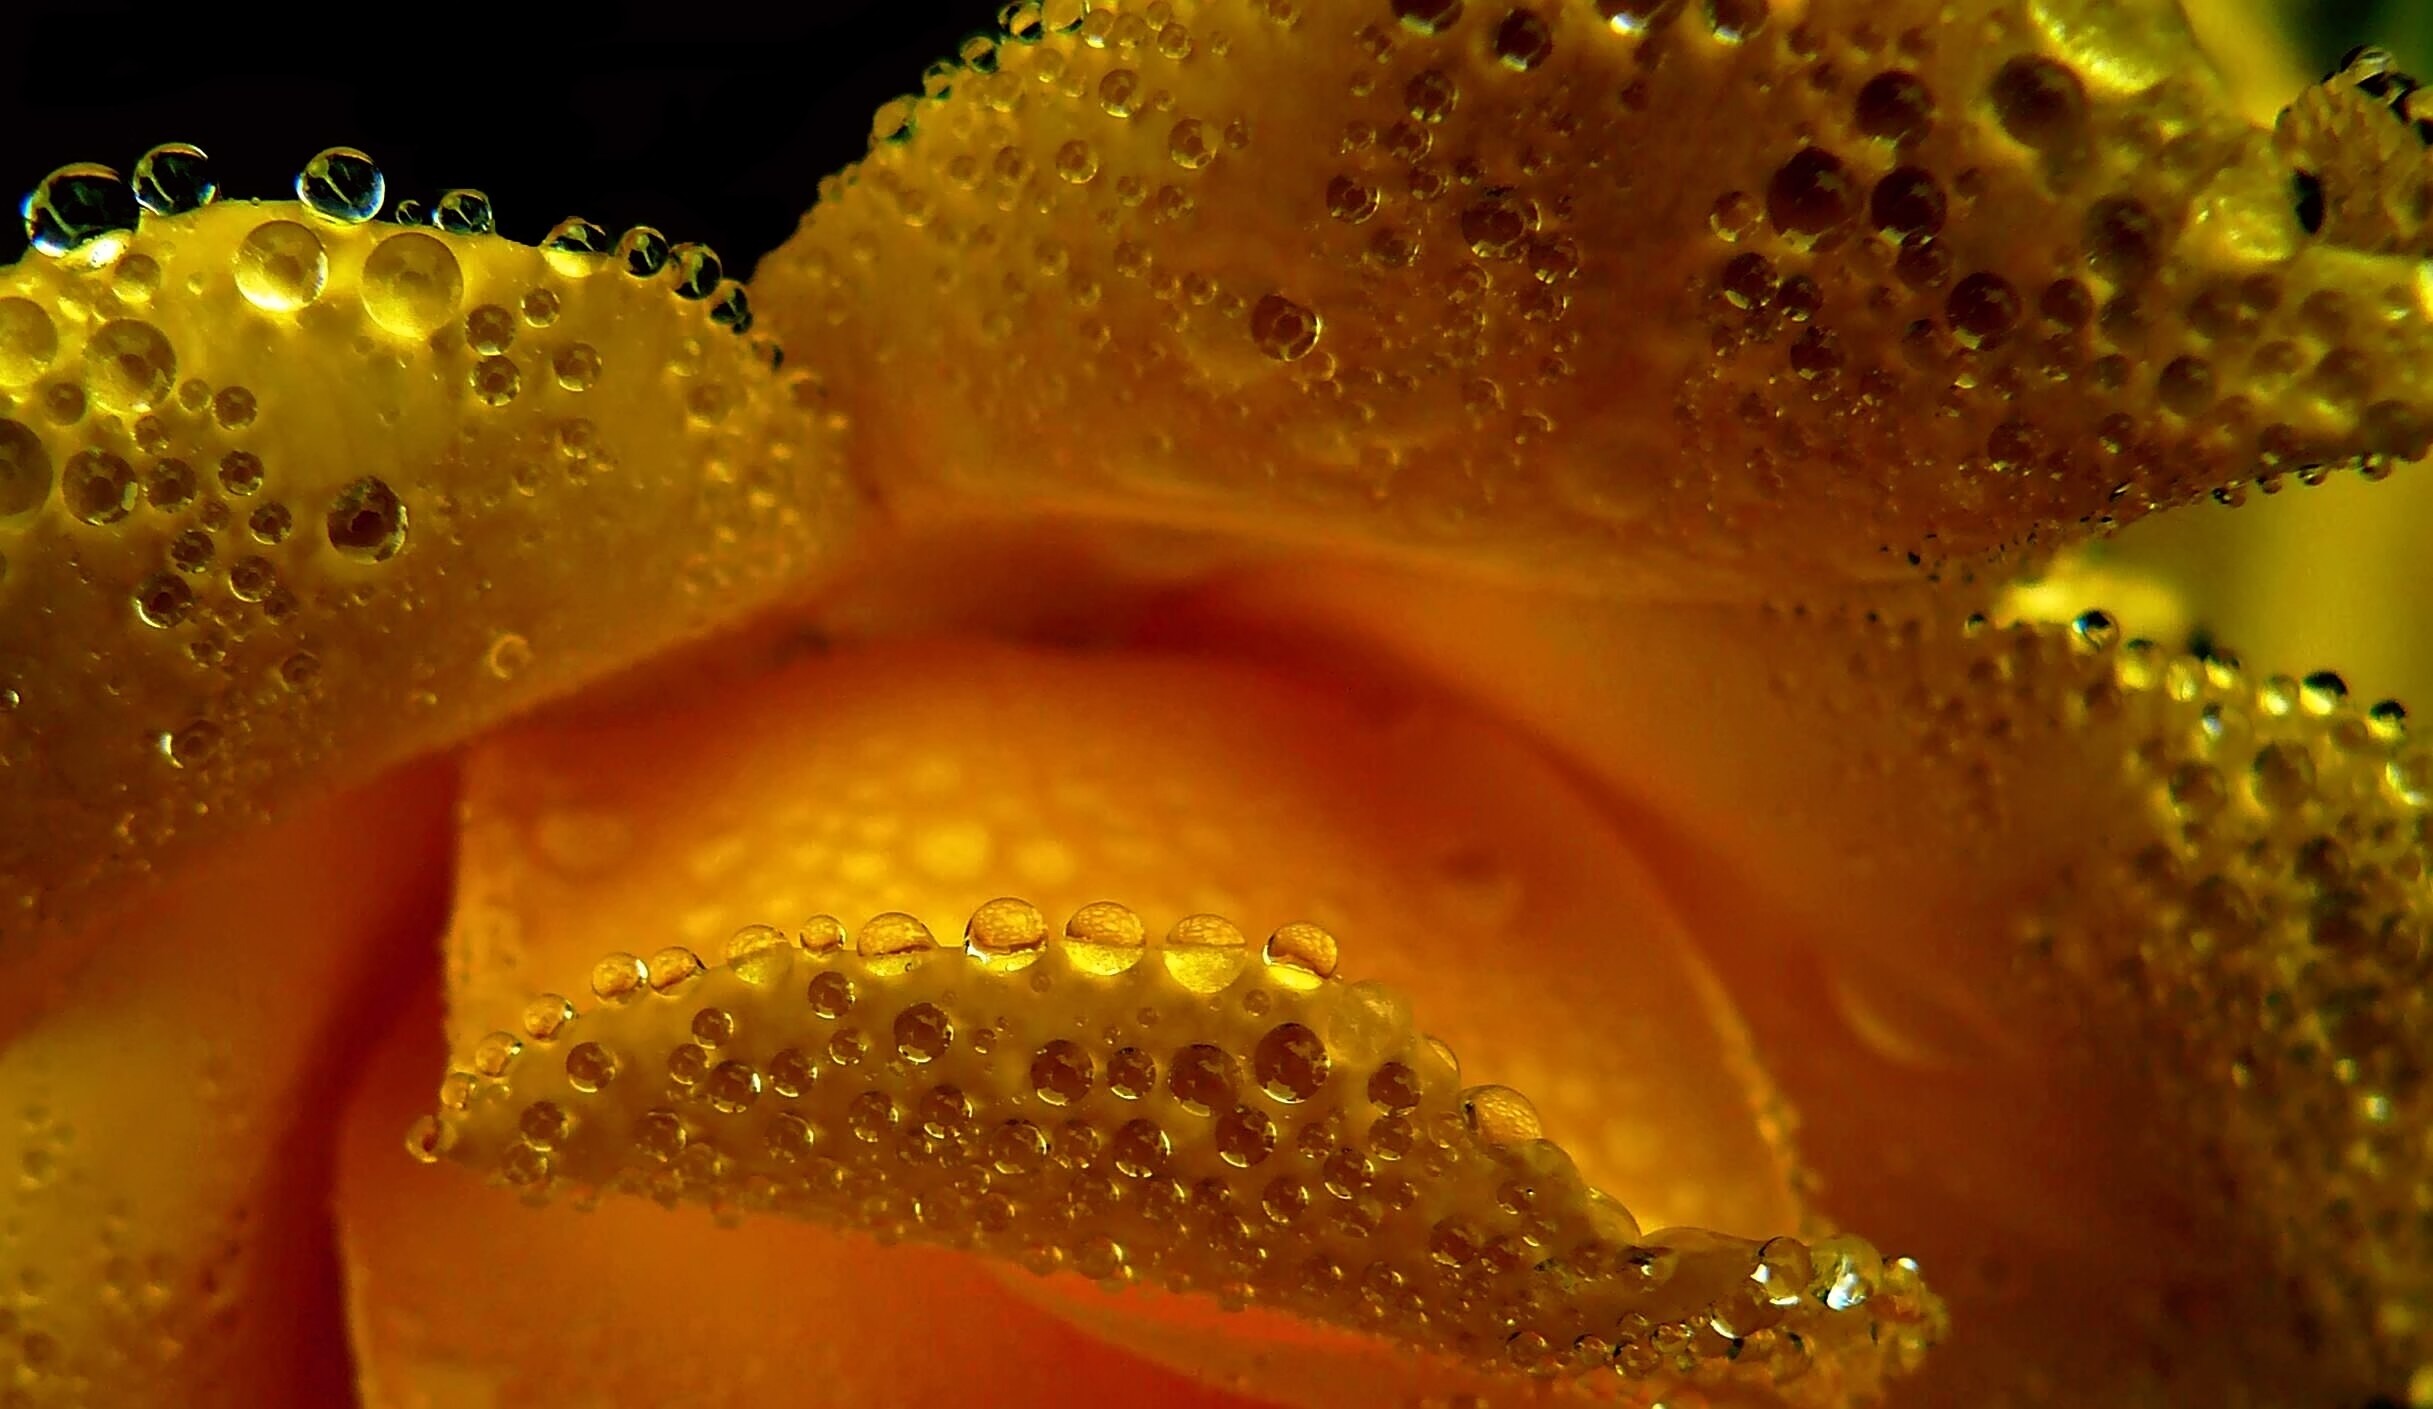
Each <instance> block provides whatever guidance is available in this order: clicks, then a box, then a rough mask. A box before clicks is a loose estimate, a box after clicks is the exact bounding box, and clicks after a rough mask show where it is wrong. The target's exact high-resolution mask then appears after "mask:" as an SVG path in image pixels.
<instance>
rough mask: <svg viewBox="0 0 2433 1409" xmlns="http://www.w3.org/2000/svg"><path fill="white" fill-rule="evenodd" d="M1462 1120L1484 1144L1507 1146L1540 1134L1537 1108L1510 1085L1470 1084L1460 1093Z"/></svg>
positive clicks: (1523, 1142)
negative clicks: (1469, 1086) (1467, 1088)
mask: <svg viewBox="0 0 2433 1409" xmlns="http://www.w3.org/2000/svg"><path fill="white" fill-rule="evenodd" d="M1460 1107H1461V1113H1462V1123H1463V1124H1464V1125H1465V1126H1467V1127H1468V1129H1469V1131H1470V1133H1471V1134H1472V1135H1474V1136H1476V1137H1477V1138H1478V1139H1479V1141H1480V1142H1481V1143H1483V1144H1488V1145H1494V1146H1496V1147H1498V1148H1502V1149H1510V1148H1512V1147H1514V1146H1517V1145H1522V1144H1525V1143H1527V1142H1529V1141H1531V1140H1535V1139H1538V1138H1540V1137H1541V1136H1543V1135H1544V1134H1545V1133H1546V1132H1545V1126H1544V1125H1543V1124H1542V1123H1541V1122H1540V1121H1539V1120H1538V1112H1537V1107H1536V1106H1534V1105H1532V1104H1530V1101H1529V1098H1528V1097H1526V1096H1524V1095H1522V1094H1521V1093H1520V1092H1518V1091H1515V1090H1513V1089H1512V1088H1511V1087H1509V1086H1473V1087H1471V1088H1470V1089H1469V1090H1467V1091H1464V1092H1462V1093H1461V1098H1460Z"/></svg>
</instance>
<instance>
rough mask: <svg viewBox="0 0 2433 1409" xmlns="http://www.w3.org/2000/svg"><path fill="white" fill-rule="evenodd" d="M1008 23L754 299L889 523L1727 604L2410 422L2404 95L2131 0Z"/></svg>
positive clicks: (2416, 426) (2378, 455) (793, 245)
mask: <svg viewBox="0 0 2433 1409" xmlns="http://www.w3.org/2000/svg"><path fill="white" fill-rule="evenodd" d="M1015 13H1017V15H1018V18H1017V23H1016V24H1015V26H1014V29H1013V31H1012V32H1011V33H1009V35H1008V36H1007V37H1005V38H1004V39H1002V40H999V41H990V40H985V39H983V40H975V41H973V42H972V44H971V45H969V46H967V49H966V52H965V54H964V56H963V57H964V62H963V63H962V64H961V65H960V66H959V67H957V66H951V65H950V66H946V67H942V68H940V69H938V70H935V71H933V74H932V76H931V81H930V83H929V85H928V86H929V96H926V97H923V98H920V99H907V100H905V101H903V102H901V103H899V104H896V105H893V106H891V107H889V108H888V109H886V110H884V111H882V113H881V114H880V116H879V119H878V121H877V123H876V126H875V129H874V142H873V148H872V151H871V154H870V155H869V156H868V157H867V158H866V159H865V160H864V161H863V162H862V163H860V164H859V165H858V166H856V167H854V168H852V169H850V170H849V171H847V172H846V173H844V174H843V175H841V176H839V177H837V178H835V179H834V180H832V181H831V182H830V183H828V184H827V185H826V186H825V187H824V188H823V191H822V200H821V201H820V203H819V204H818V205H817V206H816V207H814V208H813V210H812V211H811V213H810V215H809V216H808V217H807V218H806V221H805V223H804V226H803V228H802V230H801V231H800V232H799V233H798V234H797V235H796V237H795V238H794V239H793V240H792V241H790V242H789V243H788V244H787V245H786V246H785V247H784V248H783V249H781V250H780V251H779V252H778V253H777V254H776V255H775V256H773V257H772V258H771V260H770V261H769V262H768V263H767V264H766V265H765V266H764V269H763V271H762V273H761V275H760V284H759V288H760V291H761V293H762V296H763V302H764V306H765V307H766V308H767V309H768V310H769V311H770V313H771V316H772V317H773V319H774V320H775V321H777V322H778V323H779V324H781V325H782V326H783V327H784V328H786V329H787V331H788V336H790V337H793V338H796V339H799V340H802V341H804V342H806V343H810V342H817V343H819V344H821V345H823V346H827V345H833V346H837V347H839V348H840V349H843V350H845V352H846V355H844V356H842V357H840V358H839V359H838V361H837V363H836V371H835V379H834V385H835V386H836V388H837V390H838V392H839V394H840V395H841V396H843V397H844V398H845V399H846V400H847V401H848V402H849V403H850V404H851V405H852V406H853V407H854V410H855V415H856V417H857V418H858V420H859V422H860V424H861V425H862V426H863V428H864V429H865V430H866V431H867V433H868V435H869V440H868V443H867V447H866V452H867V454H868V455H869V456H870V457H871V463H872V464H873V465H874V466H876V467H878V468H880V469H881V470H882V471H883V473H884V475H885V477H886V478H887V480H888V481H889V482H890V483H891V484H892V485H894V486H895V491H894V492H895V493H897V495H898V496H899V499H900V501H901V502H903V503H905V504H907V505H914V504H919V505H923V506H925V507H927V508H929V509H931V510H933V511H935V512H939V513H950V514H969V513H974V512H988V511H991V510H995V511H999V512H1007V511H1011V512H1017V513H1021V512H1030V513H1048V512H1054V513H1078V514H1090V515H1099V516H1107V517H1113V518H1117V519H1122V520H1133V521H1162V522H1183V523H1189V524H1195V525H1205V524H1209V523H1223V524H1228V525H1232V526H1234V527H1237V528H1240V529H1244V530H1248V531H1252V532H1255V533H1257V534H1258V535H1260V536H1262V537H1268V538H1279V537H1281V538H1291V539H1298V540H1301V541H1303V542H1321V543H1326V544H1330V545H1335V546H1338V547H1340V546H1341V545H1344V544H1347V543H1357V544H1359V545H1361V546H1362V547H1363V548H1364V549H1366V550H1369V551H1374V552H1385V553H1391V554H1395V555H1399V556H1402V557H1405V558H1413V557H1415V558H1420V559H1426V560H1435V561H1445V560H1457V561H1460V562H1464V563H1467V564H1471V565H1484V566H1487V567H1490V568H1492V569H1495V570H1497V571H1500V572H1503V573H1505V574H1507V575H1519V576H1525V577H1529V578H1532V579H1541V580H1542V579H1545V578H1548V577H1558V578H1567V579H1570V580H1574V581H1586V582H1591V583H1595V584H1598V585H1600V586H1602V587H1605V588H1607V589H1609V590H1621V591H1625V592H1628V593H1631V594H1634V595H1639V596H1662V597H1671V598H1690V597H1718V596H1738V597H1747V596H1750V595H1753V594H1755V593H1758V592H1762V591H1763V590H1765V589H1767V588H1779V587H1781V586H1784V585H1786V584H1808V585H1813V584H1816V583H1818V582H1820V581H1825V580H1831V579H1839V578H1849V577H1864V576H1879V577H1880V576H1889V575H1898V574H1900V573H1901V572H1904V571H1905V570H1906V569H1907V568H1908V566H1909V565H1911V564H1914V563H1917V562H1919V561H1922V560H1923V561H1927V562H1943V561H1947V560H1951V559H1955V558H1957V559H1967V558H1970V557H1972V556H1974V555H1978V554H1982V553H1985V552H1988V551H1992V550H1997V549H2002V548H2016V547H2018V546H2020V545H2023V544H2029V543H2033V542H2036V541H2046V542H2049V541H2052V540H2054V539H2056V538H2059V537H2067V536H2075V535H2078V534H2082V533H2084V532H2086V531H2088V530H2089V529H2090V528H2091V527H2092V526H2096V525H2102V524H2109V523H2112V522H2115V521H2120V520H2125V519H2129V518H2133V517H2136V516H2138V515H2140V514H2143V513H2145V512H2146V511H2147V510H2148V509H2150V508H2152V507H2154V506H2157V505H2163V504H2171V503H2176V502H2180V501H2183V500H2187V499H2191V498H2194V497H2197V496H2200V495H2202V494H2204V493H2206V492H2208V491H2214V490H2223V491H2225V492H2236V487H2237V486H2240V485H2243V484H2245V483H2247V482H2249V481H2251V480H2259V479H2260V480H2266V481H2270V480H2274V479H2277V478H2278V477H2280V476H2282V475H2285V474H2288V473H2290V472H2292V471H2294V470H2296V469H2298V468H2299V467H2301V466H2305V465H2314V464H2318V463H2326V462H2328V463H2340V462H2346V461H2351V460H2359V459H2363V460H2366V461H2369V462H2374V463H2379V462H2381V461H2383V460H2385V459H2387V458H2388V457H2391V456H2414V455H2416V454H2420V453H2421V452H2422V451H2423V449H2424V446H2425V442H2426V437H2427V433H2428V428H2429V427H2433V420H2428V419H2427V413H2426V408H2425V406H2424V404H2423V403H2424V397H2425V389H2424V387H2423V385H2422V382H2421V377H2422V375H2423V373H2422V368H2423V367H2424V366H2425V365H2426V360H2425V358H2424V357H2423V356H2422V355H2421V352H2422V350H2423V348H2424V346H2425V341H2426V326H2427V325H2426V314H2425V311H2424V307H2423V304H2422V299H2421V295H2420V291H2419V289H2418V285H2417V279H2416V266H2415V262H2414V259H2413V257H2412V255H2411V254H2410V251H2412V250H2413V249H2415V248H2416V246H2415V245H2414V244H2412V243H2411V241H2414V240H2416V239H2417V235H2416V233H2414V229H2413V227H2410V226H2406V223H2405V218H2404V212H2405V211H2406V210H2407V209H2410V208H2411V207H2410V206H2409V200H2410V198H2411V195H2410V193H2411V192H2412V191H2413V190H2414V186H2413V185H2411V184H2410V183H2411V182H2413V181H2416V180H2417V179H2418V178H2417V177H2416V176H2414V175H2412V174H2411V173H2412V171H2413V168H2411V167H2409V166H2408V165H2407V164H2406V163H2407V161H2408V160H2409V156H2408V154H2410V153H2414V152H2416V151H2418V150H2419V149H2420V143H2419V141H2418V138H2417V135H2416V133H2415V131H2414V129H2413V128H2412V127H2411V126H2410V125H2409V124H2410V121H2411V114H2412V112H2413V109H2410V108H2406V107H2405V105H2404V104H2402V103H2399V102H2397V101H2396V100H2393V101H2385V100H2384V99H2383V98H2382V97H2380V96H2377V95H2378V94H2387V93H2388V92H2390V91H2391V88H2390V85H2389V84H2388V83H2387V82H2385V83H2381V84H2379V85H2377V84H2375V83H2373V82H2370V81H2369V79H2368V77H2367V76H2365V75H2362V74H2351V75H2347V76H2344V77H2343V78H2341V79H2339V80H2337V81H2335V82H2334V83H2332V84H2329V85H2326V86H2325V87H2324V88H2322V89H2319V90H2316V91H2315V92H2314V93H2312V94H2310V95H2309V96H2308V98H2307V99H2306V101H2305V102H2304V103H2302V104H2301V105H2300V108H2299V110H2298V115H2297V116H2295V117H2293V118H2292V119H2290V120H2288V121H2285V122H2283V123H2282V124H2281V126H2280V128H2279V130H2278V131H2277V132H2272V131H2267V130H2265V129H2263V128H2261V127H2259V126H2257V125H2255V124H2254V123H2253V122H2252V121H2251V120H2250V119H2249V118H2248V117H2246V116H2245V115H2244V114H2243V113H2242V112H2241V111H2240V110H2239V107H2238V105H2237V103H2236V102H2234V101H2233V99H2232V98H2231V97H2230V96H2229V94H2228V93H2227V91H2226V90H2225V87H2224V85H2223V83H2222V81H2221V80H2220V79H2219V78H2218V77H2217V76H2216V75H2215V74H2214V73H2213V72H2212V71H2211V70H2210V69H2209V68H2208V67H2207V66H2206V64H2205V63H2204V61H2203V59H2202V57H2201V55H2200V54H2199V52H2198V51H2197V49H2196V47H2195V45H2194V42H2193V40H2192V38H2191V36H2190V35H2189V33H2188V31H2187V29H2186V27H2185V25H2184V23H2183V21H2182V20H2181V19H2180V16H2179V12H2178V9H2177V7H2176V6H2175V5H2173V4H2170V3H2165V2H2164V0H2137V2H2136V3H2117V4H2115V3H2082V2H2081V0H2039V3H2036V4H2032V5H2027V6H2024V7H2012V6H1996V5H1992V4H1978V3H1972V4H1967V5H1961V6H1957V7H1947V8H1945V9H1944V10H1941V11H1939V12H1937V14H1936V16H1935V17H1934V19H1933V21H1932V22H1931V23H1927V22H1912V21H1911V19H1910V18H1909V17H1906V16H1904V15H1902V14H1900V13H1898V12H1887V11H1886V10H1885V9H1884V8H1883V7H1882V6H1880V5H1876V4H1872V3H1858V0H1818V2H1817V3H1805V4H1785V3H1779V2H1778V0H1718V3H1714V4H1704V5H1688V4H1682V3H1679V2H1678V0H1598V3H1587V0H1578V3H1564V4H1557V3H1543V4H1535V5H1528V4H1517V3H1505V0H1394V2H1393V3H1389V0H1377V3H1374V4H1301V3H1259V4H1241V5H1227V4H1205V5H1201V4H1190V3H1182V4H1161V5H1156V6H1152V7H1148V8H1146V9H1139V10H1136V9H1133V8H1130V7H1113V6H1110V7H1103V8H1102V7H1089V6H1084V5H1080V4H1073V3H1067V4H1050V5H1047V6H1044V7H1036V6H1035V7H1024V8H1022V9H1021V10H1019V11H1018V12H1015ZM2369 153H2370V155H2369ZM2392 212H2401V213H2400V214H2393V213H2392ZM2395 222H2396V223H2395ZM914 386H918V387H920V388H922V391H921V393H920V394H918V395H906V394H904V392H905V389H906V388H909V387H914Z"/></svg>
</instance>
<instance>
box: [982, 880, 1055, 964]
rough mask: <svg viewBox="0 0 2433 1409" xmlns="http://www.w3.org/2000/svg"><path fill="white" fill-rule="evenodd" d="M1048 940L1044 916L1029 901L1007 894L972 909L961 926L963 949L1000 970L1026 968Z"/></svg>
mask: <svg viewBox="0 0 2433 1409" xmlns="http://www.w3.org/2000/svg"><path fill="white" fill-rule="evenodd" d="M1047 943H1048V922H1047V917H1046V916H1045V915H1042V914H1040V913H1039V907H1037V906H1035V905H1033V904H1031V903H1030V902H1029V901H1027V900H1017V899H1014V898H1012V897H1010V896H1008V897H1003V898H1000V899H996V900H992V901H989V902H988V903H987V904H985V905H983V906H981V907H980V908H979V909H977V910H975V911H973V912H972V917H971V920H970V922H969V923H967V924H965V925H964V927H963V950H964V952H965V953H966V954H969V955H970V956H971V957H973V958H974V959H977V960H979V961H980V962H981V963H982V964H984V965H986V966H987V967H989V968H990V969H992V970H995V971H997V972H1000V973H1012V972H1015V971H1017V970H1020V969H1026V968H1029V967H1030V966H1031V965H1032V964H1034V963H1036V962H1038V960H1039V957H1040V955H1042V954H1044V953H1046V952H1047Z"/></svg>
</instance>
